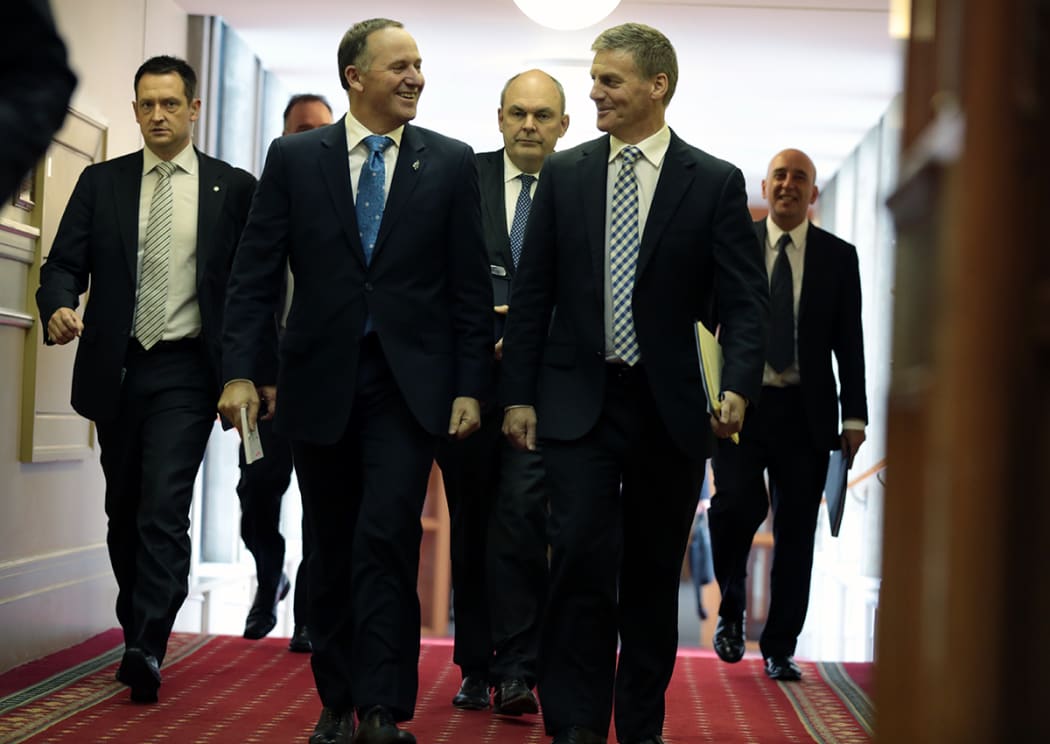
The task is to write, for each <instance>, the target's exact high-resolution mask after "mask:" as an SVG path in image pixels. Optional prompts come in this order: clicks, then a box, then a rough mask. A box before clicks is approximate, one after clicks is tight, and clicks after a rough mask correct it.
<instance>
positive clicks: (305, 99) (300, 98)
mask: <svg viewBox="0 0 1050 744" xmlns="http://www.w3.org/2000/svg"><path fill="white" fill-rule="evenodd" d="M300 103H322V104H324V107H325V108H326V109H328V113H332V107H331V105H329V103H328V99H327V98H325V97H324V96H322V95H319V94H317V93H298V94H296V95H294V96H292V97H291V98H289V99H288V105H287V106H285V107H284V116H283V117H281V121H288V114H290V113H292V109H293V108H295V107H296V106H298V105H299V104H300Z"/></svg>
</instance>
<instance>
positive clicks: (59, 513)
mask: <svg viewBox="0 0 1050 744" xmlns="http://www.w3.org/2000/svg"><path fill="white" fill-rule="evenodd" d="M51 5H52V9H53V11H54V15H55V20H56V23H57V24H58V29H59V32H60V33H61V34H62V36H63V38H64V39H65V41H66V45H67V47H68V48H69V52H70V59H71V63H72V66H73V68H74V70H75V72H76V74H77V77H78V78H79V84H78V86H77V91H76V94H75V95H74V98H73V101H72V107H73V108H74V109H76V110H78V111H80V112H82V113H84V114H86V115H87V116H89V117H90V118H92V119H94V120H96V121H99V122H101V123H103V124H105V125H107V126H108V137H107V142H108V144H107V148H106V155H107V157H110V158H112V157H114V156H118V155H123V154H125V153H128V152H131V151H133V150H136V149H138V148H139V147H141V137H140V135H139V130H138V126H137V124H136V122H135V119H134V116H133V115H132V108H131V101H132V100H133V98H134V92H133V87H132V79H133V76H134V72H135V70H136V68H137V67H138V66H139V64H141V62H142V61H143V60H144V59H145V58H147V57H149V56H151V55H154V54H161V53H170V54H175V55H178V56H185V55H186V28H187V16H186V13H185V12H184V11H183V10H182V9H181V8H180V7H179V6H178V5H176V3H175V2H174V1H173V0H92V2H84V1H83V0H52V2H51ZM0 219H2V220H4V221H6V222H7V223H21V224H29V223H30V222H31V221H38V219H39V218H38V217H37V216H35V215H30V214H29V213H27V212H25V211H22V210H19V209H16V208H14V207H13V206H11V205H10V204H7V205H5V206H3V207H2V208H0ZM27 271H28V267H27V266H26V264H25V263H24V261H19V260H11V259H10V258H9V257H8V256H6V255H4V254H3V252H0V290H4V291H0V310H2V309H9V310H13V311H17V312H19V313H28V314H31V315H33V316H35V314H36V311H35V308H32V303H33V294H32V293H33V291H35V286H33V287H28V288H26V289H24V290H23V288H24V287H25V286H26V283H27V277H26V274H27ZM12 298H15V299H12ZM16 303H17V304H22V305H25V307H5V306H9V305H13V304H16ZM27 333H28V334H32V335H33V336H37V337H38V336H39V329H38V328H37V327H36V326H34V327H33V328H30V329H25V328H22V327H19V326H18V325H7V324H2V323H0V631H2V632H0V671H2V670H4V669H8V668H10V667H12V666H15V665H17V664H20V663H22V662H24V661H27V660H29V659H33V658H36V657H38V656H41V655H43V654H45V653H48V652H50V651H53V650H56V649H58V648H61V647H64V646H68V645H70V644H72V643H75V642H77V641H79V640H82V639H84V638H86V637H88V636H90V635H93V634H95V633H97V632H99V631H101V630H103V629H105V628H109V627H112V626H114V625H115V624H116V619H115V617H114V616H113V603H114V600H115V597H116V585H115V583H114V581H113V577H112V573H111V571H110V568H109V560H108V557H107V555H106V549H105V525H106V521H105V515H104V513H103V495H104V480H103V478H102V471H101V468H100V465H99V462H98V448H97V445H96V446H95V448H94V449H93V450H92V451H91V452H90V453H89V454H88V456H87V457H86V458H85V459H83V460H75V461H66V462H48V463H22V462H20V461H19V459H18V451H19V437H20V431H19V425H20V415H21V398H22V375H23V361H24V344H25V338H26V334H27Z"/></svg>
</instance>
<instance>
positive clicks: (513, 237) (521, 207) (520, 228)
mask: <svg viewBox="0 0 1050 744" xmlns="http://www.w3.org/2000/svg"><path fill="white" fill-rule="evenodd" d="M518 178H519V179H520V180H521V191H520V192H518V203H517V204H515V205H514V220H513V221H512V222H511V223H510V257H511V258H512V259H513V260H514V267H515V268H517V266H518V262H519V261H520V260H521V246H522V244H523V243H524V242H525V225H526V224H528V221H529V209H531V208H532V184H533V183H535V182H536V176H530V175H529V174H528V173H522V174H521V175H519V176H518Z"/></svg>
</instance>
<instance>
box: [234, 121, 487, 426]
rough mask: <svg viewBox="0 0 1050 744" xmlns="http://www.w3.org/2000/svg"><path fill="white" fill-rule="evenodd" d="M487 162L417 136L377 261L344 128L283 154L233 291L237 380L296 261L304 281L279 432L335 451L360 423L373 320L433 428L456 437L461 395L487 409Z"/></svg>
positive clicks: (412, 135)
mask: <svg viewBox="0 0 1050 744" xmlns="http://www.w3.org/2000/svg"><path fill="white" fill-rule="evenodd" d="M478 198H479V197H478V175H477V165H476V164H475V160H474V154H473V152H472V151H471V150H470V148H469V147H467V145H465V144H463V143H462V142H457V141H456V140H452V139H449V138H448V137H444V136H442V135H440V134H437V133H436V132H431V131H429V130H427V129H422V128H420V127H414V126H411V125H406V127H405V129H404V134H403V137H402V140H401V147H400V150H399V153H398V159H397V164H396V166H395V170H394V175H393V182H392V185H391V187H390V193H389V194H388V196H387V200H386V206H385V208H384V211H383V222H382V225H381V226H380V230H379V238H378V240H377V242H376V247H375V250H374V252H373V256H372V261H371V264H370V265H368V266H366V265H365V255H364V250H363V249H362V247H361V239H360V236H359V234H358V229H357V217H356V214H355V211H354V200H353V195H352V191H351V188H350V169H349V163H348V158H347V148H346V125H345V121H344V120H340V121H339V122H337V123H336V124H333V125H331V126H328V127H321V128H320V129H315V130H312V131H309V132H304V133H302V134H295V135H291V136H288V137H281V138H279V139H277V140H275V141H274V142H273V144H272V145H271V146H270V151H269V154H268V155H267V157H266V166H265V168H264V169H263V174H262V177H261V178H260V181H259V189H258V192H257V194H256V197H255V201H254V203H253V204H252V211H251V216H250V218H249V220H248V225H247V227H246V228H245V231H244V237H243V239H242V241H241V246H240V249H239V251H238V254H237V261H236V264H235V266H234V271H233V276H232V279H231V285H230V297H229V302H228V305H227V317H226V329H225V337H224V347H223V348H224V357H223V362H224V375H225V379H227V380H230V379H235V378H249V379H251V378H252V371H253V370H252V358H253V354H254V351H253V350H254V346H255V343H256V339H258V338H259V337H260V335H261V333H262V327H263V324H264V323H266V322H267V319H272V317H273V313H274V310H275V308H276V303H277V299H278V294H279V289H280V285H281V281H282V280H281V274H282V272H283V271H284V265H285V260H288V261H289V262H290V265H291V269H292V273H293V275H294V277H295V291H294V293H293V296H292V307H291V311H290V313H289V315H288V325H287V328H286V329H285V331H284V335H283V337H282V339H281V347H280V369H279V373H278V380H277V387H278V390H279V403H278V405H277V414H276V418H275V420H274V425H275V428H276V429H277V431H279V432H280V433H282V434H284V435H285V436H287V437H288V438H289V439H292V440H298V441H306V442H316V443H320V444H324V443H331V442H335V441H337V440H338V439H339V437H340V436H342V434H343V432H344V431H345V429H346V425H347V421H348V419H349V416H350V408H351V405H352V403H353V390H354V384H355V375H356V370H357V362H358V355H359V346H360V341H361V335H362V333H363V331H364V325H365V318H366V317H371V320H372V326H373V328H374V330H375V332H376V333H377V334H378V336H379V340H380V343H381V344H382V347H383V352H384V354H385V355H386V358H387V361H388V363H389V364H390V368H391V370H392V372H393V375H394V378H395V379H396V381H397V384H398V387H399V389H400V390H401V393H402V395H403V396H404V398H405V400H406V402H407V403H408V406H409V408H410V409H411V411H412V413H413V414H414V415H415V416H416V418H417V419H418V420H419V422H420V424H421V425H422V426H423V427H424V428H425V429H426V430H427V431H429V432H431V433H433V434H435V435H438V434H444V433H445V432H446V431H447V430H448V419H449V414H450V412H451V406H452V400H453V398H454V397H456V396H471V397H475V398H478V399H483V398H484V397H485V395H486V393H487V390H488V387H489V381H490V375H491V368H490V365H491V359H492V317H491V316H492V288H491V286H490V283H489V279H488V264H487V263H486V260H485V247H484V245H483V239H482V235H481V210H480V207H479V206H478Z"/></svg>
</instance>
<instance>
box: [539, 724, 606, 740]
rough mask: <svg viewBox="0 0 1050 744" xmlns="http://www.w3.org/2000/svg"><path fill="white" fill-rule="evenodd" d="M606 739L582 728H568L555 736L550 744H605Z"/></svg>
mask: <svg viewBox="0 0 1050 744" xmlns="http://www.w3.org/2000/svg"><path fill="white" fill-rule="evenodd" d="M607 738H608V737H605V736H599V735H598V734H596V733H594V732H593V731H591V730H590V729H585V728H583V726H570V727H569V728H567V729H565V730H563V731H559V732H558V733H557V734H555V735H554V741H552V742H551V744H606V740H607Z"/></svg>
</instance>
